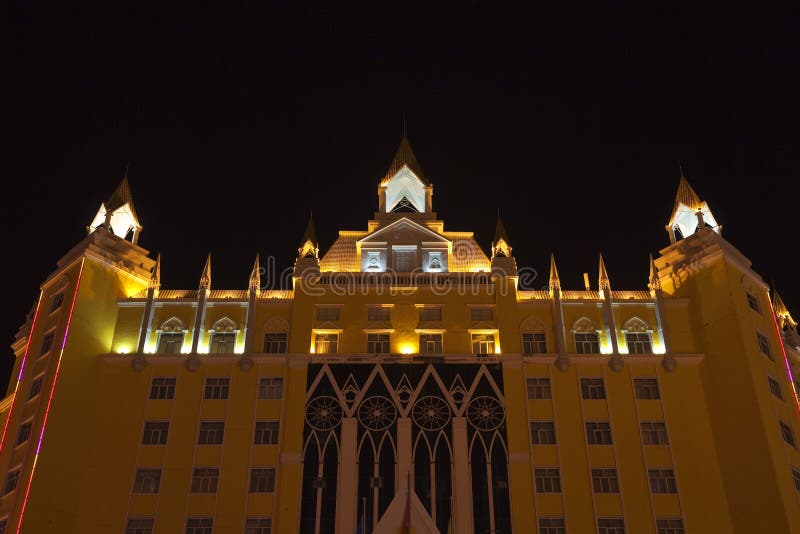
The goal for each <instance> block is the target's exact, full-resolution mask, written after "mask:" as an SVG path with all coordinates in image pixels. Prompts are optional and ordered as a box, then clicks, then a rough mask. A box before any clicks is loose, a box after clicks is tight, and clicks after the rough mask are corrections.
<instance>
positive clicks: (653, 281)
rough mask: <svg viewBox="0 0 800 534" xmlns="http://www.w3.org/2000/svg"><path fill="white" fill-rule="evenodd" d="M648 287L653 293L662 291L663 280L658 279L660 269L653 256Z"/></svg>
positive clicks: (651, 257)
mask: <svg viewBox="0 0 800 534" xmlns="http://www.w3.org/2000/svg"><path fill="white" fill-rule="evenodd" d="M647 287H649V288H650V290H651V291H659V290H660V289H661V279H660V278H659V277H658V268H657V267H656V262H655V261H654V260H653V255H652V254H650V277H649V279H648V282H647Z"/></svg>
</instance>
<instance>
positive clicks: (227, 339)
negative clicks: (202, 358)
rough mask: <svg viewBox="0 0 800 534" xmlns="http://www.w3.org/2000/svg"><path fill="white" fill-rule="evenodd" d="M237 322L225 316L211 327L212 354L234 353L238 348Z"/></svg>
mask: <svg viewBox="0 0 800 534" xmlns="http://www.w3.org/2000/svg"><path fill="white" fill-rule="evenodd" d="M237 331H238V328H237V325H236V323H235V322H234V321H233V320H232V319H230V318H229V317H223V318H221V319H219V320H218V321H217V322H215V323H214V324H213V325H212V327H211V328H210V332H211V343H210V347H209V352H210V353H211V354H233V351H234V349H235V348H236V332H237Z"/></svg>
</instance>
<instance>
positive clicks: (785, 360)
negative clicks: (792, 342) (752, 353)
mask: <svg viewBox="0 0 800 534" xmlns="http://www.w3.org/2000/svg"><path fill="white" fill-rule="evenodd" d="M769 309H770V310H771V311H772V323H773V324H774V325H775V331H776V332H778V341H780V343H781V352H783V363H784V364H786V373H787V374H788V375H789V384H790V385H791V386H792V392H793V393H794V403H795V405H796V406H797V411H798V412H800V397H798V395H797V394H798V392H797V386H795V384H794V376H792V366H791V365H790V364H789V355H788V354H786V345H784V343H783V333H782V332H781V327H780V326H778V320H777V319H776V318H775V309H774V308H773V307H772V303H770V305H769Z"/></svg>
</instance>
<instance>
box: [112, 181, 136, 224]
mask: <svg viewBox="0 0 800 534" xmlns="http://www.w3.org/2000/svg"><path fill="white" fill-rule="evenodd" d="M125 204H128V206H130V209H131V213H132V214H133V217H134V218H135V219H136V220H137V221H138V220H139V218H138V217H137V216H136V210H135V209H134V207H133V194H132V193H131V186H130V184H129V183H128V176H127V174H126V175H125V177H124V178H123V179H122V181H121V182H120V183H119V185H118V186H117V188H116V189H115V190H114V192H113V193H111V196H110V197H108V200H107V201H106V204H105V205H106V210H108V211H111V212H114V211H117V209H119V208H121V207H122V206H124V205H125Z"/></svg>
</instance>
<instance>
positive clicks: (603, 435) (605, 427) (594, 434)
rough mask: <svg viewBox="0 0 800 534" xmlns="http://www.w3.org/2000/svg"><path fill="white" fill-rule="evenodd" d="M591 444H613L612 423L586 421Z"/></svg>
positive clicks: (588, 438)
mask: <svg viewBox="0 0 800 534" xmlns="http://www.w3.org/2000/svg"><path fill="white" fill-rule="evenodd" d="M586 440H587V441H588V443H589V445H611V425H610V424H609V423H607V422H605V421H602V422H592V423H586Z"/></svg>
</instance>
